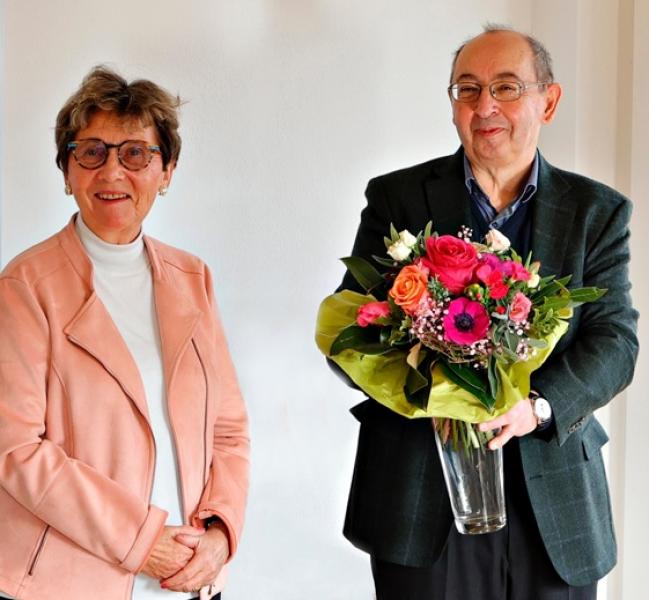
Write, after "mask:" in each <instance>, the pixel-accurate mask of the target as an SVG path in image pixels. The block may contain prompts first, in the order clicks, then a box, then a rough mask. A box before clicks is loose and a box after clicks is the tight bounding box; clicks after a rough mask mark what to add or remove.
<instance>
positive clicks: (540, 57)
mask: <svg viewBox="0 0 649 600" xmlns="http://www.w3.org/2000/svg"><path fill="white" fill-rule="evenodd" d="M493 35H499V36H501V37H504V38H509V39H510V40H514V39H516V38H518V39H522V40H523V41H524V42H525V44H526V45H527V47H528V48H529V51H530V55H531V59H532V64H533V66H534V71H535V76H536V80H537V81H546V82H553V81H554V73H553V72H552V57H551V56H550V53H549V52H548V50H547V48H546V47H545V46H544V45H543V44H542V43H541V42H540V41H539V40H537V39H536V38H535V37H533V36H531V35H527V34H524V33H520V32H518V31H515V30H513V29H511V28H510V27H506V26H504V25H487V26H485V27H484V31H483V33H481V34H479V35H477V36H475V37H472V38H470V39H468V40H467V41H466V42H464V43H463V44H462V45H461V46H460V47H459V48H458V49H457V50H456V51H455V53H454V54H453V64H452V65H451V83H453V82H454V81H456V78H455V76H456V73H455V67H456V65H457V59H458V57H459V55H460V53H461V52H462V50H464V48H465V47H466V46H467V45H468V44H471V43H472V42H474V41H477V40H479V39H480V38H484V37H485V36H493Z"/></svg>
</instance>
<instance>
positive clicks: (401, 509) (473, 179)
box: [342, 28, 638, 600]
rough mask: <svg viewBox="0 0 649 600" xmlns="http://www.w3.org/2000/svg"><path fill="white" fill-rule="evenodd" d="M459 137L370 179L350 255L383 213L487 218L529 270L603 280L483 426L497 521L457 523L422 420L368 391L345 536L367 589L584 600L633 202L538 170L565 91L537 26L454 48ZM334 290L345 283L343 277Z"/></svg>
mask: <svg viewBox="0 0 649 600" xmlns="http://www.w3.org/2000/svg"><path fill="white" fill-rule="evenodd" d="M448 91H449V97H450V100H451V105H452V109H453V122H454V124H455V126H456V128H457V131H458V135H459V137H460V140H461V142H462V147H461V148H460V150H459V151H458V152H457V153H456V154H454V155H452V156H447V157H444V158H439V159H436V160H432V161H430V162H427V163H424V164H421V165H417V166H414V167H411V168H407V169H404V170H401V171H396V172H394V173H390V174H388V175H384V176H381V177H378V178H376V179H373V180H372V181H370V183H369V185H368V188H367V193H366V196H367V206H366V208H365V209H364V210H363V212H362V215H361V224H360V227H359V230H358V234H357V237H356V242H355V244H354V250H353V253H354V254H355V255H358V256H362V257H365V258H370V257H371V256H372V255H382V254H383V253H384V251H385V248H384V246H383V236H384V235H385V232H386V231H387V230H388V227H389V224H390V223H394V224H395V226H396V227H397V229H398V230H402V229H408V230H410V231H419V230H421V229H422V228H423V226H424V225H425V223H426V222H428V221H430V220H432V221H433V223H434V226H435V229H436V230H437V231H438V232H439V233H441V234H455V233H456V232H457V231H458V229H459V228H460V226H462V225H469V226H471V227H472V228H473V231H474V237H475V238H476V239H480V238H481V237H482V236H483V235H484V234H485V233H486V232H487V231H488V229H490V228H496V229H499V230H500V231H501V232H503V233H504V234H505V235H506V236H507V237H509V238H510V240H511V241H512V243H513V245H514V247H515V248H517V249H518V250H519V252H521V253H522V254H523V255H525V254H526V253H527V251H528V250H532V251H533V252H534V256H535V258H536V259H538V260H540V261H541V262H542V265H543V267H542V274H549V273H553V274H572V275H573V283H574V285H575V286H578V287H581V286H598V287H602V288H607V289H608V294H607V295H606V296H604V297H603V298H602V299H601V300H599V301H598V302H596V303H593V304H590V305H585V306H584V307H583V308H581V309H577V311H576V312H575V316H574V318H573V319H572V321H571V325H570V329H569V332H568V333H567V334H566V335H565V336H564V338H563V339H562V340H561V342H560V343H559V345H558V346H557V348H556V350H555V352H554V354H553V355H552V357H551V359H550V360H549V361H548V363H546V365H545V366H544V367H542V368H541V369H540V370H539V371H537V372H536V373H535V374H534V375H533V377H532V387H533V389H534V393H533V394H530V396H531V397H530V398H528V399H525V400H522V401H520V402H519V403H518V404H517V405H516V406H514V408H512V409H511V410H510V411H509V412H508V413H506V414H505V415H503V416H501V417H499V418H497V419H494V420H493V421H492V422H490V423H486V424H484V426H483V427H485V428H487V427H502V431H501V433H500V434H499V435H498V436H497V437H496V438H495V439H494V440H493V441H492V446H494V447H495V446H503V445H504V450H505V487H506V502H507V512H508V524H507V526H506V527H505V528H504V529H502V530H501V531H499V532H496V533H490V534H486V535H476V536H468V535H460V534H459V533H457V531H456V530H455V528H454V527H452V521H453V519H452V515H451V510H450V505H449V501H448V497H447V493H446V489H445V484H444V480H443V477H442V471H441V467H440V464H439V459H438V456H437V453H436V452H435V448H434V438H433V429H432V427H431V424H430V422H429V421H426V420H415V421H411V420H408V419H405V418H402V417H400V416H398V415H396V414H395V413H392V412H390V411H389V410H387V409H385V408H384V407H382V406H381V405H379V404H378V403H377V402H374V401H373V400H366V401H365V402H363V403H361V404H360V405H358V406H356V407H354V409H352V412H353V414H354V415H355V416H356V418H357V419H358V420H359V421H360V423H361V429H360V436H359V443H358V453H357V456H356V465H355V469H354V477H353V482H352V488H351V492H350V498H349V504H348V509H347V516H346V521H345V535H346V536H347V537H348V539H349V540H350V541H351V542H352V543H353V544H354V545H356V546H357V547H359V548H361V549H363V550H365V551H366V552H368V553H369V554H370V555H371V564H372V572H373V575H374V581H375V585H376V590H377V598H378V600H408V599H413V600H414V599H416V600H439V599H444V600H457V599H459V598H467V599H471V600H491V599H494V600H495V599H498V600H505V599H508V600H554V599H557V600H558V599H565V600H568V598H570V599H572V600H575V599H579V600H581V599H584V600H585V599H588V600H590V599H593V598H595V597H596V593H597V592H596V587H597V580H598V579H600V578H601V577H603V576H604V575H605V574H606V573H607V572H608V571H610V569H611V568H612V567H613V566H614V565H615V562H616V547H615V537H614V533H613V524H612V520H611V510H610V502H609V495H608V488H607V483H606V476H605V473H604V467H603V464H602V457H601V452H600V448H601V446H602V445H603V444H605V443H606V441H607V439H608V438H607V436H606V433H605V432H604V430H603V429H602V427H601V425H600V424H599V422H598V421H597V419H596V418H595V417H594V416H593V411H595V409H597V408H599V407H601V406H603V405H605V404H606V403H607V402H609V401H610V400H611V399H612V398H613V397H614V396H615V395H616V394H617V393H618V392H620V391H621V390H622V389H623V388H624V387H625V386H626V385H628V383H629V382H630V380H631V377H632V373H633V368H634V364H635V359H636V354H637V349H638V342H637V339H636V335H635V331H636V320H637V313H636V312H635V311H634V309H633V308H632V306H631V301H630V297H629V288H630V285H629V281H628V277H627V263H628V259H629V252H628V243H627V242H628V237H629V231H628V221H629V217H630V212H631V206H630V203H629V201H628V200H627V199H625V198H624V197H623V196H621V195H620V194H619V193H617V192H615V191H614V190H612V189H610V188H608V187H606V186H604V185H602V184H599V183H596V182H594V181H592V180H589V179H586V178H585V177H582V176H579V175H576V174H574V173H569V172H565V171H561V170H559V169H557V168H555V167H553V166H551V165H550V164H549V163H548V162H546V161H545V159H544V158H543V157H542V156H541V154H540V153H539V152H538V150H537V141H538V137H539V132H540V129H541V127H542V126H543V125H545V124H547V123H550V122H551V121H552V119H553V117H554V115H555V112H556V109H557V105H558V102H559V99H560V97H561V88H560V86H559V85H558V84H557V83H555V82H554V80H553V75H552V69H551V61H550V57H549V55H548V53H547V51H546V50H545V48H544V47H543V46H542V45H541V44H540V43H539V42H538V41H537V40H535V39H533V38H531V37H528V36H524V35H522V34H520V33H517V32H515V31H511V30H507V29H496V28H488V29H486V30H485V32H484V33H482V34H481V35H478V36H477V37H475V38H473V39H471V40H470V41H468V42H467V43H465V44H464V45H463V46H462V47H460V49H459V50H458V51H457V53H456V55H455V60H454V63H453V69H452V75H451V85H450V87H449V89H448ZM342 287H345V288H354V287H355V286H354V282H353V280H352V278H351V276H350V275H349V273H348V274H347V275H346V277H345V280H344V282H343V286H342Z"/></svg>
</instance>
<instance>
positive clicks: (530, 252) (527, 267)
mask: <svg viewBox="0 0 649 600" xmlns="http://www.w3.org/2000/svg"><path fill="white" fill-rule="evenodd" d="M531 264H532V251H531V250H530V251H529V252H528V253H527V258H526V259H525V268H526V269H529V268H530V265H531Z"/></svg>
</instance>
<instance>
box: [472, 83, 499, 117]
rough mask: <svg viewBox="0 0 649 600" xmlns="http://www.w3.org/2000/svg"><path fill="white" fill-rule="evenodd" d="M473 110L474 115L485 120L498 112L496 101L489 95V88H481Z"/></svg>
mask: <svg viewBox="0 0 649 600" xmlns="http://www.w3.org/2000/svg"><path fill="white" fill-rule="evenodd" d="M473 110H474V112H475V113H476V115H478V116H479V117H480V118H482V119H485V118H487V117H490V116H491V115H493V114H494V113H496V112H498V111H499V110H500V105H499V103H498V101H497V100H496V99H494V97H493V96H492V95H491V92H490V91H489V88H487V87H484V88H482V92H481V93H480V96H479V97H478V99H477V100H476V103H475V107H474V109H473Z"/></svg>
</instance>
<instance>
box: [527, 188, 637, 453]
mask: <svg viewBox="0 0 649 600" xmlns="http://www.w3.org/2000/svg"><path fill="white" fill-rule="evenodd" d="M630 216H631V203H630V202H629V201H628V200H626V199H623V201H622V202H621V203H618V204H617V205H616V207H615V209H614V210H612V211H610V214H609V215H608V216H607V218H606V219H605V220H604V225H603V227H601V228H600V230H599V232H598V234H597V238H596V239H595V240H594V242H593V243H592V244H591V246H590V248H588V249H587V253H586V256H585V268H584V280H583V285H584V286H597V287H600V288H606V289H607V290H608V292H607V293H606V295H605V296H603V297H602V298H601V299H599V300H598V301H597V302H593V303H590V304H585V305H583V306H582V307H580V308H579V309H577V310H579V311H580V317H579V321H578V325H577V327H578V330H577V332H576V335H575V339H574V342H573V343H572V344H571V345H570V346H569V347H568V348H566V349H565V350H564V351H563V352H560V353H559V354H557V355H556V356H552V357H551V359H550V360H549V361H548V363H547V364H546V365H544V366H543V367H542V368H541V369H540V370H539V371H538V372H537V373H535V374H533V376H532V387H533V388H534V389H536V390H538V391H539V392H540V393H542V394H543V395H544V396H545V397H546V398H547V399H548V401H549V402H550V404H551V406H552V410H553V413H554V419H555V424H556V435H557V440H558V443H559V445H562V444H563V443H564V442H565V441H566V439H567V438H568V436H569V435H570V434H571V433H572V432H574V431H576V430H577V429H579V428H580V427H581V425H582V423H583V422H584V420H585V419H586V417H588V416H589V415H590V414H591V413H592V412H593V411H594V410H596V409H597V408H599V407H601V406H603V405H605V404H607V403H608V402H609V401H610V400H611V399H612V398H613V397H614V396H615V395H616V394H618V393H619V392H620V391H622V390H623V389H624V388H625V387H626V386H627V385H629V383H630V382H631V379H632V377H633V371H634V366H635V362H636V358H637V354H638V339H637V336H636V324H637V319H638V313H637V311H636V310H634V308H633V306H632V304H631V296H630V293H629V292H630V288H631V284H630V283H629V277H628V264H629V227H628V226H629V219H630Z"/></svg>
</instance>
